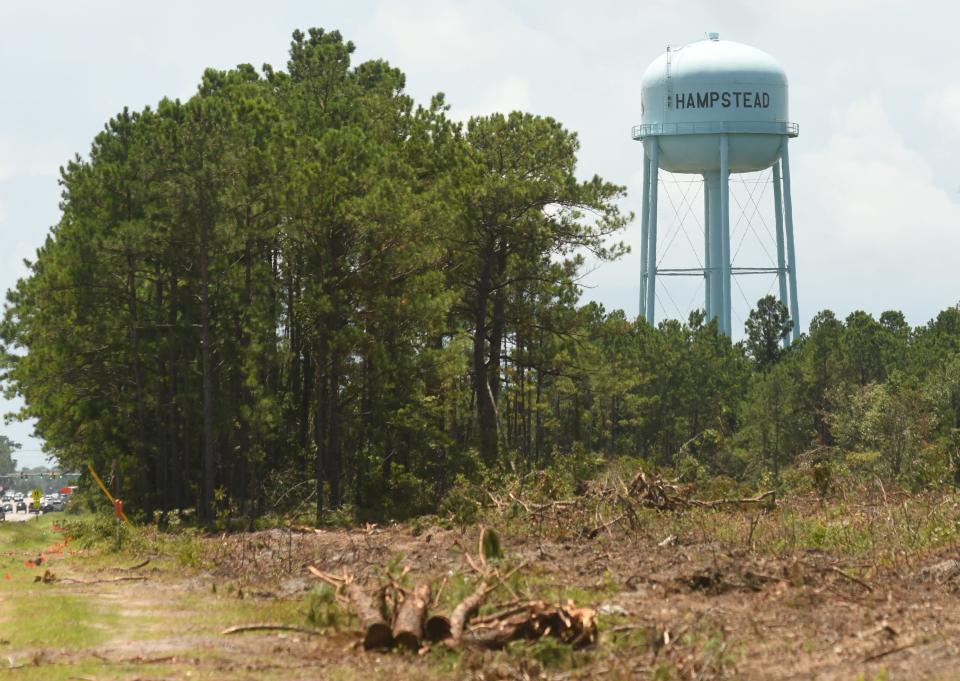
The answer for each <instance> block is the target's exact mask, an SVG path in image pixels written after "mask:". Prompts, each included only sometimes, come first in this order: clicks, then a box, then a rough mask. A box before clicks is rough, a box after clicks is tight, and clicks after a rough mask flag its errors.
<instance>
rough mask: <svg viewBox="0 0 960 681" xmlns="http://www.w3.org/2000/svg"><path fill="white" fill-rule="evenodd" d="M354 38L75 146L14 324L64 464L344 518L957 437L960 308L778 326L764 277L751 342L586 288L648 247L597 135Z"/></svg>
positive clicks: (303, 37)
mask: <svg viewBox="0 0 960 681" xmlns="http://www.w3.org/2000/svg"><path fill="white" fill-rule="evenodd" d="M353 52H354V46H353V44H352V43H350V42H348V41H345V40H344V39H343V38H342V36H341V35H340V34H339V33H337V32H327V31H324V30H321V29H311V30H310V31H308V32H307V33H301V32H299V31H298V32H295V33H294V35H293V40H292V42H291V46H290V53H289V61H288V63H287V66H286V70H285V71H281V70H275V69H273V68H271V67H270V66H264V67H263V68H262V69H260V70H259V71H258V70H257V69H254V68H253V67H251V66H249V65H241V66H238V67H237V68H235V69H232V70H228V71H217V70H207V71H206V72H205V73H204V74H203V79H202V82H201V84H200V86H199V88H198V91H197V93H196V94H195V95H194V96H193V97H191V98H190V99H189V100H187V101H185V102H181V101H179V100H169V99H164V100H162V101H160V102H159V103H158V105H157V106H156V107H150V108H146V109H144V110H143V111H138V112H131V111H128V110H124V111H123V112H121V113H120V114H118V115H117V116H116V117H114V118H113V119H111V120H110V121H109V122H108V123H107V125H106V126H105V128H104V130H103V131H102V132H100V133H99V134H98V135H97V136H96V138H95V139H94V141H93V144H92V147H91V149H90V152H89V155H88V156H87V157H85V158H84V157H80V156H77V157H75V158H74V159H73V160H72V161H70V162H69V163H68V164H67V165H66V166H65V167H64V168H63V169H62V178H61V185H62V202H61V207H62V217H61V219H60V221H59V223H58V224H57V225H56V226H54V227H53V228H52V230H51V232H50V234H49V236H48V237H47V239H46V242H45V243H44V244H43V246H42V247H41V248H40V249H39V250H38V252H37V256H36V258H35V259H34V260H33V261H31V262H29V263H28V267H29V271H28V275H27V276H26V277H24V278H23V279H21V280H20V281H19V282H18V283H17V285H16V287H15V288H14V289H13V290H11V291H9V292H8V294H7V305H6V311H5V316H4V320H3V324H2V328H0V337H2V340H3V344H4V348H3V361H4V379H5V380H6V385H7V390H8V393H9V394H10V395H14V394H16V395H20V396H22V398H23V400H24V403H25V407H24V409H23V411H22V413H21V417H23V418H30V419H35V422H36V432H37V435H38V436H39V437H41V438H42V439H43V440H44V442H45V443H46V447H47V448H48V450H49V451H50V452H51V453H52V454H54V455H55V456H56V457H57V459H58V460H59V462H60V465H61V466H64V467H65V468H74V469H79V468H82V467H83V466H85V464H86V463H87V462H88V461H89V462H92V463H93V464H94V466H95V467H97V468H98V469H104V470H106V469H110V468H111V467H112V466H114V463H116V472H117V476H118V478H119V479H120V480H122V481H123V483H122V487H123V490H122V493H123V496H124V497H125V498H126V499H128V500H129V504H128V505H129V506H131V507H135V508H137V509H139V510H140V511H142V512H144V513H146V514H147V515H150V514H152V513H153V512H155V511H161V512H165V511H169V510H172V509H185V508H196V509H198V511H199V515H200V517H201V519H203V520H205V521H211V520H213V518H214V517H215V516H216V515H217V514H218V513H229V514H234V515H242V516H247V517H250V518H253V517H255V516H257V515H260V514H263V513H269V512H271V511H273V510H276V509H277V508H279V507H280V506H282V505H283V504H284V503H289V501H290V497H296V498H303V499H308V500H309V501H310V503H311V504H312V506H313V508H314V510H315V515H316V518H317V520H318V521H320V520H321V519H322V518H323V516H324V514H325V512H327V511H329V510H332V509H340V508H343V507H345V506H346V507H350V508H352V509H354V511H355V512H356V513H357V514H358V515H361V516H364V517H384V516H392V517H399V516H405V515H410V514H414V513H423V512H429V511H431V510H435V509H436V508H437V506H438V504H439V503H440V501H441V499H443V497H444V495H446V494H448V493H449V492H450V490H451V489H453V488H454V487H455V485H456V484H457V482H458V481H461V480H474V481H475V480H479V479H482V477H483V476H484V475H485V474H486V473H488V472H490V471H496V470H506V469H509V470H513V471H517V470H521V471H522V470H533V469H538V468H543V467H546V466H550V465H556V464H558V463H562V462H563V461H566V460H569V459H571V457H577V456H580V455H582V454H584V453H591V452H598V453H602V454H603V455H604V456H606V457H616V456H638V457H643V458H644V459H646V460H649V461H650V462H652V463H656V464H664V465H667V464H669V465H678V464H679V463H681V462H682V461H688V462H692V463H691V465H695V466H699V467H702V468H704V469H705V470H707V469H708V470H711V471H714V472H724V473H725V474H728V475H732V476H735V477H737V476H739V477H744V476H749V475H756V474H759V473H758V471H768V472H769V471H773V472H774V474H775V475H779V471H780V470H781V468H783V467H785V466H787V465H789V464H790V463H792V462H793V461H794V460H795V459H796V457H797V456H799V455H800V454H802V453H803V452H806V451H808V450H810V449H811V448H812V447H815V446H817V445H818V443H819V445H820V446H830V447H832V446H843V447H847V448H849V449H863V450H867V449H870V448H874V449H876V448H880V449H882V450H883V457H882V460H883V461H884V462H888V463H889V464H890V469H891V470H895V471H896V473H897V474H900V473H901V472H903V471H906V470H908V469H909V470H912V468H911V464H909V462H911V461H912V460H913V457H914V456H915V455H916V453H917V452H918V451H920V450H921V449H923V450H924V451H926V449H928V448H929V446H930V444H931V443H932V442H934V441H935V442H936V443H937V446H938V447H940V449H938V452H940V454H938V456H940V459H937V460H938V461H942V460H943V457H944V456H947V457H948V460H950V461H952V460H953V459H950V458H949V457H952V456H955V455H954V453H952V452H954V451H955V450H953V449H949V447H950V446H952V445H946V444H943V443H946V442H948V441H949V442H953V441H954V440H956V438H955V437H954V435H953V434H954V433H955V432H956V428H957V425H958V421H957V419H958V414H960V362H958V361H956V356H957V349H958V343H960V313H958V312H957V311H956V310H952V309H951V310H948V311H945V312H944V313H943V314H941V315H940V317H938V319H937V320H935V322H931V324H930V325H928V326H927V327H921V328H919V329H911V328H910V327H909V326H908V325H907V324H906V323H905V322H904V320H903V317H902V315H899V313H885V314H884V315H883V316H881V318H880V320H879V321H876V320H874V319H873V318H872V317H870V316H869V315H867V314H865V313H855V314H854V315H851V316H850V317H849V318H848V319H847V320H845V321H840V320H837V319H836V318H834V316H833V315H832V314H831V313H829V312H824V313H821V314H820V315H818V316H817V317H816V318H815V319H814V322H813V323H812V324H811V328H810V332H809V334H808V335H806V336H804V337H803V338H802V340H801V342H800V343H799V344H797V345H795V346H794V347H792V348H791V349H790V350H789V351H784V350H783V348H782V345H781V343H780V341H781V340H782V338H784V337H785V334H786V331H784V329H787V330H789V328H790V326H791V324H792V322H791V321H790V320H789V319H788V318H787V317H786V312H785V310H784V309H783V308H782V306H780V304H779V303H777V302H776V301H775V300H773V299H772V298H770V299H764V300H762V301H760V303H759V304H758V308H757V309H756V310H755V311H754V312H753V313H752V314H751V319H750V321H749V322H748V338H747V341H745V342H744V343H740V344H732V343H731V342H730V341H729V339H727V338H726V337H725V336H724V335H723V334H720V333H719V332H718V330H717V328H716V325H715V324H714V323H713V322H709V323H708V322H706V321H705V319H704V317H703V314H702V313H694V314H693V315H691V317H690V319H689V320H688V321H687V322H686V323H679V322H676V321H665V322H662V323H661V324H659V325H658V326H657V327H656V328H653V327H650V326H648V325H647V324H645V323H644V322H643V321H635V320H631V319H629V318H628V317H627V316H626V315H625V314H624V313H623V312H621V311H613V312H607V311H606V310H604V309H603V308H602V307H601V306H600V305H597V304H595V303H590V304H585V305H584V304H582V303H581V301H580V300H579V296H580V289H579V287H578V283H577V282H578V280H579V277H580V276H581V275H582V271H583V268H584V263H585V256H586V255H590V256H591V257H592V258H594V259H595V260H599V261H606V260H611V259H614V258H617V257H619V256H620V255H621V254H622V253H624V251H625V247H624V246H623V245H622V244H621V243H618V242H617V241H616V238H617V234H618V232H619V231H620V230H621V229H622V228H623V227H624V226H625V225H626V224H627V223H628V222H629V221H630V219H631V217H632V216H630V215H629V214H625V213H624V212H622V211H621V209H620V204H621V202H622V199H623V198H624V196H625V189H624V188H623V187H621V186H617V185H616V184H612V183H610V182H607V181H604V180H603V179H602V178H600V177H597V176H592V177H590V179H587V180H584V179H582V177H584V175H583V174H582V173H581V172H579V171H578V168H577V153H578V140H577V136H576V134H575V133H573V132H571V131H569V130H567V129H565V128H564V127H563V126H562V125H561V124H560V123H558V122H557V121H555V120H553V119H551V118H549V117H542V116H533V115H530V114H526V113H520V112H514V113H511V114H509V115H501V114H494V115H489V116H481V117H475V118H472V119H470V120H469V121H468V122H466V123H458V122H456V121H454V120H452V119H451V118H450V117H449V115H448V106H447V104H446V103H445V101H444V98H443V96H442V95H439V94H438V95H436V96H435V97H434V98H433V99H432V101H431V102H430V103H429V105H417V104H416V103H415V102H414V101H413V100H412V99H411V98H410V97H409V96H408V95H407V94H406V93H405V91H404V75H403V73H402V72H400V71H399V70H397V69H396V68H394V67H392V66H390V65H389V64H387V63H386V62H384V61H380V60H374V61H368V62H364V63H360V64H353V62H352V54H353ZM587 177H589V175H587ZM918 395H919V396H922V400H921V399H919V398H918V397H917V396H918ZM897 410H900V411H897ZM911 410H913V411H911ZM917 410H919V411H921V412H922V413H923V415H924V418H925V419H926V420H923V419H921V418H920V417H919V415H918V413H916V412H917ZM894 412H896V413H897V414H899V415H898V416H897V417H895V418H894V417H890V416H889V415H890V414H892V413H894ZM868 416H869V417H868ZM888 417H889V418H888ZM890 418H893V420H894V421H895V423H890V422H888V421H889V419H890ZM918 419H919V421H918ZM907 421H909V422H910V424H911V425H910V427H909V428H907V429H906V430H904V429H901V430H899V431H898V430H897V429H898V428H900V426H901V425H902V424H903V423H906V422H907ZM920 421H923V427H922V428H921V427H919V425H918V424H919V423H920ZM867 424H870V425H869V427H868V425H867ZM898 424H899V425H898ZM907 431H909V432H907ZM891 433H894V434H895V435H896V433H900V435H897V436H895V437H894V438H893V439H894V440H896V442H897V444H896V445H891V444H889V442H890V434H891ZM904 433H906V434H904ZM950 438H954V440H950ZM944 448H946V449H944ZM944 452H946V453H944ZM681 460H682V461H681ZM931 465H932V464H931Z"/></svg>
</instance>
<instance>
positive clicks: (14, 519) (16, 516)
mask: <svg viewBox="0 0 960 681" xmlns="http://www.w3.org/2000/svg"><path fill="white" fill-rule="evenodd" d="M39 517H40V516H39V515H37V514H36V513H27V512H26V511H21V512H20V513H7V515H6V520H7V522H8V523H22V522H24V521H26V520H33V519H34V518H39Z"/></svg>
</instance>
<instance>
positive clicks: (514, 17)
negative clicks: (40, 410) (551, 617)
mask: <svg viewBox="0 0 960 681" xmlns="http://www.w3.org/2000/svg"><path fill="white" fill-rule="evenodd" d="M311 26H319V27H323V28H327V29H339V30H340V31H341V32H342V33H343V34H344V36H345V37H346V38H348V39H350V40H353V41H354V42H355V43H356V44H357V52H356V59H357V61H361V60H365V59H373V58H384V59H387V60H388V61H390V62H391V63H392V64H393V65H395V66H397V67H399V68H400V69H402V70H403V71H404V72H405V73H406V74H407V84H408V90H409V92H410V93H411V94H412V95H413V96H414V97H415V98H416V99H417V100H418V101H421V102H426V101H428V98H429V97H430V95H431V94H432V93H434V92H437V91H442V92H444V93H446V95H447V98H448V101H449V102H450V103H451V104H452V106H453V114H454V115H455V116H457V117H461V118H466V117H469V116H471V115H474V114H485V113H490V112H494V111H509V110H512V109H523V110H527V111H531V112H533V113H537V114H545V115H550V116H553V117H555V118H557V119H559V120H560V121H561V122H563V123H564V124H565V125H566V126H567V127H568V128H570V129H572V130H575V131H577V132H578V133H579V135H580V139H581V143H582V151H581V157H580V159H581V160H580V172H581V173H582V174H583V175H591V174H593V173H598V174H600V175H601V176H603V177H604V178H605V179H608V180H612V181H615V182H618V183H621V184H624V185H627V186H628V188H629V192H630V194H629V198H628V200H627V202H626V204H625V209H628V210H634V211H637V210H638V209H639V199H640V191H639V185H640V174H639V168H640V154H641V147H640V145H639V144H638V143H635V142H631V141H630V138H629V131H630V126H631V125H632V124H634V123H637V122H639V119H640V90H639V80H640V76H641V74H642V73H643V71H644V69H645V68H646V66H647V65H648V64H649V63H650V62H651V61H652V60H653V59H654V58H656V57H657V56H658V55H659V54H660V53H661V52H662V51H663V50H664V48H665V46H666V45H667V44H668V43H669V44H672V45H681V44H684V43H686V42H690V41H692V40H697V39H699V38H701V37H702V36H703V35H704V33H705V32H707V31H718V32H719V33H720V35H721V38H724V39H730V40H737V41H740V42H744V43H748V44H751V45H754V46H756V47H759V48H760V49H763V50H765V51H767V52H769V53H770V54H772V55H773V56H774V57H776V58H777V59H778V60H779V61H780V62H781V63H782V64H783V66H784V67H785V69H786V71H787V74H788V76H789V79H790V99H791V118H792V120H794V121H796V122H798V123H799V124H800V137H799V138H798V139H796V140H794V141H793V143H792V146H791V151H792V153H791V161H792V163H793V166H792V170H793V182H794V191H793V194H794V196H793V203H794V216H795V224H796V239H797V260H798V267H797V269H798V273H799V288H800V294H799V302H800V313H801V314H800V317H801V319H800V322H801V326H802V328H804V329H805V328H806V325H807V322H808V320H809V318H810V316H812V314H813V313H814V312H816V311H817V310H821V309H824V308H830V309H832V310H834V311H835V312H836V313H837V314H838V315H840V316H845V315H846V314H848V313H849V312H851V311H852V310H855V309H864V310H867V311H868V312H871V313H874V314H879V313H880V312H882V311H883V310H886V309H900V310H902V311H903V312H904V313H905V314H906V316H907V319H908V320H909V321H910V322H911V323H912V324H921V323H925V322H926V321H927V320H929V319H930V318H931V317H933V316H934V315H935V314H936V313H937V312H938V311H939V310H941V309H943V308H945V307H947V306H950V305H954V304H956V303H957V302H958V300H960V273H958V268H957V263H958V262H960V167H958V152H960V47H958V43H960V35H958V27H960V5H954V4H953V3H942V2H936V3H935V2H916V1H912V2H899V1H894V0H888V1H885V0H869V1H868V0H813V1H809V0H805V1H803V2H797V3H786V4H784V3H769V2H759V1H756V0H755V1H754V2H717V1H716V0H712V1H707V2H695V1H688V0H663V1H660V0H655V1H647V2H644V1H642V0H630V1H627V0H611V1H608V2H605V1H603V0H594V1H593V2H589V3H588V2H562V1H560V0H553V1H550V2H547V1H541V2H506V1H505V0H475V1H474V0H471V1H468V2H454V1H453V0H445V1H442V0H416V1H415V0H394V1H388V0H382V1H380V2H375V1H372V0H371V1H367V2H364V1H361V0H352V1H351V2H329V1H322V0H315V1H313V2H309V1H306V0H304V1H301V2H293V1H291V2H283V0H272V1H271V2H264V1H262V0H261V1H260V2H246V1H244V0H230V1H229V2H226V1H224V2H214V1H210V0H204V1H203V2H200V1H198V0H191V1H190V2H185V1H182V0H165V1H164V2H152V3H145V2H133V1H131V0H125V1H123V2H112V1H106V0H104V1H94V0H69V1H63V2H43V1H42V0H34V1H33V2H30V3H26V2H12V1H9V2H3V3H2V5H0V62H2V63H4V64H6V65H7V66H6V68H5V74H6V75H5V80H6V83H5V87H4V88H3V93H4V94H3V101H2V106H0V234H2V235H3V247H2V249H0V268H2V269H0V287H2V288H3V289H4V290H6V289H7V288H9V287H11V286H12V285H14V283H15V282H16V280H17V278H18V277H20V276H22V275H23V273H24V267H23V265H22V260H23V259H24V258H32V257H33V254H34V252H35V250H36V248H37V247H38V246H39V245H40V244H41V243H42V241H43V239H44V237H45V235H46V233H47V230H48V229H49V227H50V225H52V224H54V223H55V222H56V221H57V219H58V216H59V211H58V205H57V202H58V196H59V194H58V188H57V176H58V168H59V167H60V165H61V164H63V163H64V162H65V161H66V160H67V159H68V158H70V157H71V156H73V155H74V154H86V153H87V151H88V149H89V144H90V141H91V140H92V138H93V136H94V135H95V134H96V133H97V132H98V131H99V130H100V129H101V127H102V126H103V124H104V123H105V122H106V121H107V120H108V119H109V118H110V117H111V116H112V115H114V114H115V113H116V112H118V111H119V110H121V109H122V108H123V107H124V106H128V107H131V108H134V109H139V108H142V107H143V106H145V105H148V104H154V103H156V101H157V100H159V99H160V98H161V97H163V96H170V97H180V98H188V97H189V96H190V95H191V94H192V93H193V91H194V89H195V87H196V84H197V82H198V81H199V78H200V75H201V73H202V71H203V69H204V68H205V67H216V68H229V67H232V66H234V65H236V64H238V63H252V64H254V65H256V66H260V65H261V64H263V63H270V64H273V65H275V66H277V67H279V68H282V67H283V66H284V65H285V63H286V51H287V46H288V44H289V36H290V33H291V32H292V31H293V30H294V29H295V28H302V29H306V28H309V27H311ZM758 196H759V194H758ZM770 200H771V199H770V193H769V192H767V193H765V194H764V196H763V198H762V199H761V203H762V204H763V205H764V206H766V203H767V202H769V201H770ZM667 209H669V203H668V204H667ZM668 217H669V216H668ZM688 220H689V219H688ZM732 222H733V223H736V217H735V216H734V217H733V218H732ZM744 225H745V223H744ZM693 228H694V226H693V225H692V223H688V224H687V225H686V229H688V230H690V231H689V235H688V236H684V232H676V233H677V234H678V238H677V239H675V245H674V246H673V247H672V248H673V251H672V253H671V257H674V258H677V259H683V258H687V262H688V263H692V262H693V261H694V260H695V256H694V255H693V253H692V251H691V249H690V247H689V246H687V245H686V239H687V238H691V237H692V241H691V242H692V243H700V242H698V241H697V238H696V232H695V231H694V229H693ZM661 229H662V231H661V235H662V236H661V243H663V239H664V236H663V235H664V234H665V233H666V234H667V235H668V236H669V234H670V233H673V232H671V231H670V230H673V231H674V232H675V231H676V229H675V227H672V226H671V225H670V223H669V220H666V219H664V223H663V225H662V227H661ZM741 229H743V231H744V232H746V233H747V237H748V241H749V240H750V239H751V238H752V232H748V231H747V230H746V228H745V226H741ZM756 231H757V233H758V234H759V235H760V236H761V237H762V236H763V234H764V231H763V229H762V228H760V227H758V228H757V230H756ZM638 232H639V226H638V223H634V224H632V225H631V226H630V227H629V228H628V229H627V231H626V232H625V234H624V235H623V238H624V240H625V241H627V242H628V243H630V244H631V245H632V246H633V247H634V248H633V253H631V254H630V255H629V256H627V257H625V258H624V259H623V260H622V261H621V262H618V263H615V264H608V265H604V266H602V267H600V268H598V269H596V270H595V271H594V272H593V273H592V274H591V275H590V276H589V277H588V278H587V279H586V281H585V282H584V283H585V285H586V286H587V289H586V296H587V297H589V298H592V299H596V300H599V301H600V302H602V303H603V304H604V305H606V306H607V307H608V308H617V307H620V308H624V309H626V310H627V311H628V312H629V313H630V314H631V315H634V314H636V299H637V283H636V280H637V272H638V269H639V266H638V264H639V248H638V247H637V246H638V244H639V235H638ZM700 239H701V242H702V237H700ZM760 240H761V239H757V241H760ZM749 249H750V246H749V244H748V246H747V251H745V253H746V252H756V253H761V254H762V249H761V250H759V251H757V250H756V249H754V251H750V250H749ZM693 264H695V263H693ZM737 264H738V265H740V264H742V265H752V264H757V265H764V264H766V263H765V262H759V263H752V262H746V261H743V262H737ZM770 284H772V281H764V282H762V283H758V284H757V285H759V286H760V287H761V289H762V290H761V291H759V293H760V294H762V293H764V292H766V290H767V289H768V288H769V285H770ZM752 291H753V290H752V289H751V292H748V293H747V294H745V295H744V296H743V298H744V299H749V298H751V295H752ZM681 293H682V294H683V295H680V294H679V293H678V294H675V298H676V301H675V303H676V306H674V305H671V304H668V303H669V301H668V299H666V298H665V299H664V304H663V307H664V309H663V310H662V311H661V310H659V309H658V314H659V315H660V316H663V314H664V313H673V314H674V315H675V314H676V311H675V310H676V309H681V311H683V312H684V314H685V313H686V311H687V310H688V309H689V306H690V305H691V304H696V291H693V293H692V295H693V297H692V298H691V297H690V296H687V295H686V292H685V291H681ZM753 299H754V300H755V297H753ZM736 308H737V303H736V301H735V319H734V325H735V326H737V324H738V321H737V318H738V317H739V318H741V319H742V316H743V315H744V314H745V312H746V309H747V308H746V305H745V303H744V302H743V300H741V301H740V306H739V310H737V309H736ZM5 407H6V410H7V411H9V410H11V409H15V408H17V405H16V404H15V403H6V405H5ZM0 432H5V433H6V434H7V435H9V436H10V437H12V438H13V439H15V440H18V441H20V442H22V443H23V445H24V452H23V453H22V454H21V455H20V456H19V458H20V460H21V462H22V463H26V464H29V465H36V464H38V463H41V462H42V461H43V456H42V455H41V454H40V453H39V452H38V451H37V450H39V448H40V443H39V442H37V441H36V440H35V439H32V438H31V437H30V427H29V425H28V424H11V425H9V426H7V427H6V428H5V429H3V430H2V431H0Z"/></svg>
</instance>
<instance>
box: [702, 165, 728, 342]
mask: <svg viewBox="0 0 960 681" xmlns="http://www.w3.org/2000/svg"><path fill="white" fill-rule="evenodd" d="M704 178H705V179H706V181H707V196H708V197H709V205H708V206H707V224H708V225H709V230H708V232H707V235H708V240H709V243H708V244H707V261H708V262H709V269H708V270H707V272H708V274H707V280H708V284H707V287H708V289H709V291H710V302H709V304H708V308H709V310H710V312H709V313H708V314H707V321H710V320H711V319H716V320H717V328H718V329H720V331H723V284H722V283H721V281H720V280H721V278H722V276H723V272H722V271H721V267H720V263H721V262H723V239H722V238H721V236H720V227H721V226H722V225H723V219H722V218H721V217H720V213H721V210H720V209H721V206H720V196H721V194H722V193H723V192H721V190H720V185H721V184H722V180H721V179H720V173H719V172H718V171H715V170H714V171H711V172H709V173H706V174H704Z"/></svg>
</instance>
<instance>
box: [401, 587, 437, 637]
mask: <svg viewBox="0 0 960 681" xmlns="http://www.w3.org/2000/svg"><path fill="white" fill-rule="evenodd" d="M429 604H430V585H429V584H418V585H417V586H416V587H415V588H414V590H413V591H412V592H411V593H409V594H407V597H406V598H405V599H404V601H403V603H401V604H400V607H399V608H397V619H396V622H395V623H394V625H393V641H394V643H396V644H397V645H399V646H403V647H404V648H406V649H407V650H409V651H411V652H416V651H418V650H420V641H421V640H422V639H423V624H424V620H425V619H426V616H427V606H428V605H429Z"/></svg>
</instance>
